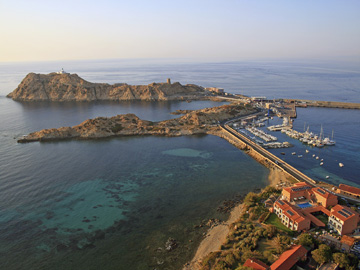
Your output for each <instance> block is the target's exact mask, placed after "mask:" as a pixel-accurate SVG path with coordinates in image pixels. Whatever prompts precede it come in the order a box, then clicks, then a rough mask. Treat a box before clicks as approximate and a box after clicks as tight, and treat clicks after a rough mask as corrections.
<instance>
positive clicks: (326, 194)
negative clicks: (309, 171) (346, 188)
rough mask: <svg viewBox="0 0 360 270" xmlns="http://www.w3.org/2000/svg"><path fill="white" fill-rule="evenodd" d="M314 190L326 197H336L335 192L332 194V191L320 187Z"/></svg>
mask: <svg viewBox="0 0 360 270" xmlns="http://www.w3.org/2000/svg"><path fill="white" fill-rule="evenodd" d="M319 190H320V191H319ZM312 191H313V192H315V193H316V194H318V195H320V196H321V197H323V198H326V199H328V198H329V197H336V196H335V195H334V194H331V193H330V192H328V191H326V190H324V189H322V188H319V187H315V188H313V189H312Z"/></svg>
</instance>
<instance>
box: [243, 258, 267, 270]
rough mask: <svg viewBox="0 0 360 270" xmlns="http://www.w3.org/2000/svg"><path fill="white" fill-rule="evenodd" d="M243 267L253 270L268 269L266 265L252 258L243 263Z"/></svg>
mask: <svg viewBox="0 0 360 270" xmlns="http://www.w3.org/2000/svg"><path fill="white" fill-rule="evenodd" d="M244 266H246V267H249V268H252V269H255V270H268V269H270V267H269V266H268V265H267V264H265V263H263V262H262V261H259V260H257V259H254V258H249V259H247V260H246V262H245V263H244Z"/></svg>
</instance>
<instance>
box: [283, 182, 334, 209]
mask: <svg viewBox="0 0 360 270" xmlns="http://www.w3.org/2000/svg"><path fill="white" fill-rule="evenodd" d="M282 199H283V200H286V201H288V202H295V201H301V200H309V201H310V202H311V203H317V204H319V205H322V206H324V207H325V208H326V207H329V206H334V205H336V204H337V203H338V199H337V196H336V195H334V194H331V193H330V192H328V191H326V190H324V189H323V188H320V187H312V186H310V185H309V184H307V183H305V182H300V183H296V184H295V185H294V186H292V187H287V188H284V189H283V190H282Z"/></svg>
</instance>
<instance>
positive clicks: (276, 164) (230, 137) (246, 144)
mask: <svg viewBox="0 0 360 270" xmlns="http://www.w3.org/2000/svg"><path fill="white" fill-rule="evenodd" d="M221 128H222V132H221V134H216V135H217V136H220V137H222V138H224V139H226V140H227V141H228V142H230V143H231V144H233V145H235V146H236V147H238V148H239V149H241V150H245V151H246V152H247V153H248V154H249V155H250V156H251V157H253V158H254V159H255V160H257V161H258V162H259V163H261V164H263V165H264V166H266V167H267V168H277V169H280V170H281V171H283V172H284V173H286V175H288V177H290V178H292V179H294V180H295V181H298V182H302V181H305V182H307V183H309V184H311V185H315V184H316V181H315V180H313V179H311V178H310V177H308V176H307V175H305V174H303V173H302V172H300V171H299V170H297V169H295V168H294V167H292V166H291V165H289V164H287V163H285V162H284V161H283V160H281V159H280V158H278V157H276V156H275V155H273V154H272V153H270V152H269V151H267V150H265V149H264V148H262V147H261V146H258V145H256V144H255V143H253V142H252V141H251V140H249V139H248V138H246V137H245V136H243V135H242V134H240V133H238V132H237V131H235V130H234V129H232V128H231V127H229V126H228V125H226V124H225V125H221ZM214 135H215V134H214Z"/></svg>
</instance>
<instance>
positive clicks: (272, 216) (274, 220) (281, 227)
mask: <svg viewBox="0 0 360 270" xmlns="http://www.w3.org/2000/svg"><path fill="white" fill-rule="evenodd" d="M265 224H271V225H273V226H275V227H276V228H278V229H279V230H282V231H284V232H288V233H290V234H292V233H293V231H292V230H290V229H289V228H288V227H286V226H285V225H284V224H282V223H281V221H280V219H279V218H278V217H277V215H275V214H274V213H271V214H270V216H269V217H268V219H267V220H266V221H265Z"/></svg>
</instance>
